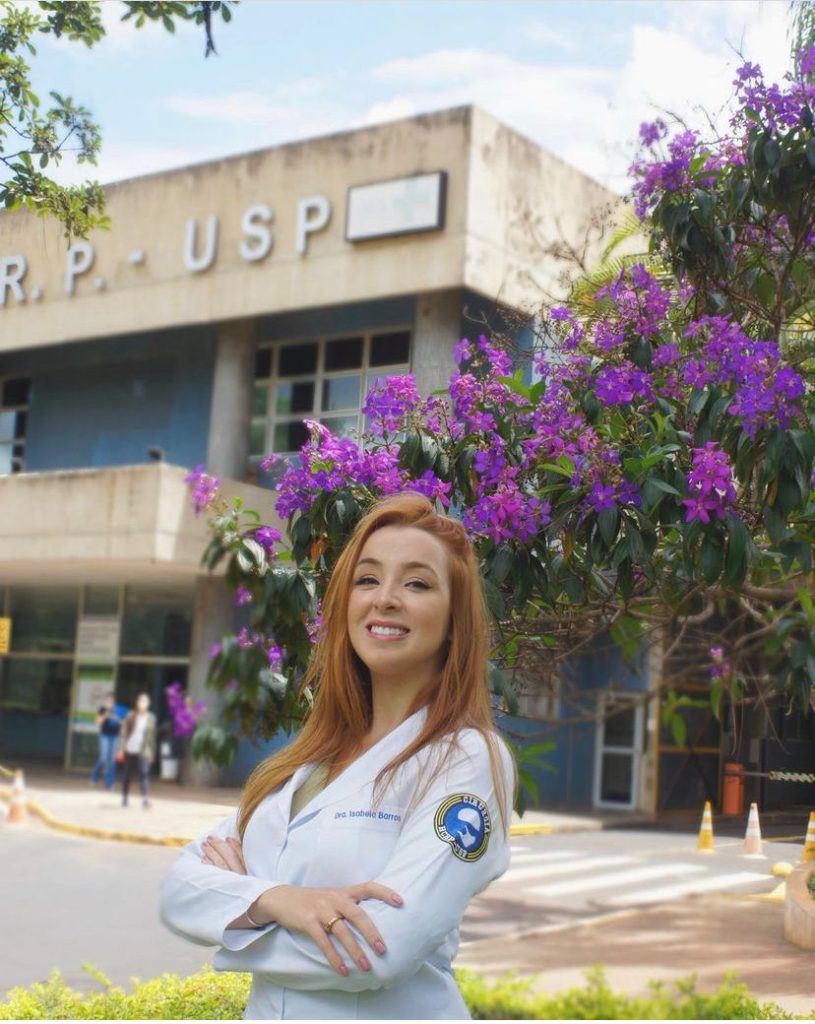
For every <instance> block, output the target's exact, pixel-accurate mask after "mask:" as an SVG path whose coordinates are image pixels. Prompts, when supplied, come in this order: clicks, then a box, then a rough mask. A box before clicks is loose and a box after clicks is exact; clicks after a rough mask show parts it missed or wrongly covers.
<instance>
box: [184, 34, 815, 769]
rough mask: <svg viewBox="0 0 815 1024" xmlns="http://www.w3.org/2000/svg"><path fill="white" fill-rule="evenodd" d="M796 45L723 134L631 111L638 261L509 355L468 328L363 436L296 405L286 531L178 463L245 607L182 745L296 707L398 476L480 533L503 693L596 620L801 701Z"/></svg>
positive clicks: (810, 526) (806, 476)
mask: <svg viewBox="0 0 815 1024" xmlns="http://www.w3.org/2000/svg"><path fill="white" fill-rule="evenodd" d="M813 61H815V55H813V52H811V51H810V52H808V53H805V54H802V55H801V57H800V60H799V67H800V69H801V74H800V75H799V77H798V78H797V79H790V80H788V81H786V82H785V83H783V84H782V85H767V84H765V82H764V80H763V78H762V76H761V72H760V70H759V69H758V68H756V67H755V66H754V65H750V64H745V65H744V67H743V68H741V69H740V71H739V73H738V77H737V80H736V83H735V88H736V92H735V105H734V109H733V114H732V119H731V121H730V124H729V129H728V131H727V133H726V134H725V135H723V136H721V137H715V138H707V139H705V138H702V137H701V135H699V134H697V133H695V132H692V131H690V130H687V129H685V128H684V127H682V126H679V128H678V129H677V130H674V131H671V130H670V129H669V128H668V126H667V125H666V124H665V123H663V122H661V121H659V122H656V123H655V124H653V125H647V126H643V128H642V130H641V137H642V142H643V150H642V153H641V155H640V157H639V158H638V160H637V162H636V164H635V165H634V174H635V179H636V185H635V188H634V203H635V206H636V209H637V211H638V214H639V215H640V217H641V218H642V230H643V232H644V233H645V234H646V235H647V236H648V238H649V242H650V249H651V252H650V255H649V257H648V258H647V259H643V260H642V261H640V262H634V261H629V265H628V266H627V267H626V268H625V269H624V270H623V271H622V272H621V273H619V274H617V275H616V276H615V277H614V279H613V280H612V281H611V282H610V283H608V284H606V285H605V286H603V287H602V288H600V289H599V290H598V291H596V292H595V293H594V294H593V295H592V296H591V299H590V301H586V290H585V283H584V284H583V285H582V286H581V288H580V289H578V290H577V292H576V294H578V295H579V297H580V298H579V301H575V302H574V303H572V304H571V305H570V303H568V302H567V303H565V304H564V305H562V306H559V307H556V308H553V309H550V310H548V311H547V312H546V315H545V316H544V318H543V329H542V331H541V333H540V336H539V338H538V344H537V346H536V349H535V351H534V352H533V354H532V356H531V358H530V359H528V360H527V361H526V362H521V363H519V362H518V361H517V360H514V359H513V357H512V356H511V355H510V354H509V352H508V351H507V350H506V348H505V346H502V345H501V343H500V341H499V340H497V339H490V338H487V337H480V338H478V339H474V340H468V339H464V340H463V341H462V342H461V343H460V344H459V345H458V346H457V348H456V352H455V358H456V364H457V369H456V371H455V373H454V374H453V376H452V378H451V380H450V385H449V390H446V391H445V392H444V393H443V394H438V395H434V396H431V397H429V398H423V397H422V396H421V395H419V393H418V392H417V390H416V387H415V384H414V382H413V379H412V377H411V376H410V375H407V376H403V377H398V378H389V379H388V380H387V381H385V382H384V383H382V384H379V385H377V386H376V387H375V388H374V389H373V390H372V391H371V392H370V393H369V395H368V397H367V402H366V405H365V410H364V411H365V414H366V417H367V422H368V425H369V426H368V431H367V433H366V434H365V435H364V437H362V438H359V439H355V438H339V437H335V436H333V435H332V434H331V433H330V432H329V431H328V429H327V428H326V427H325V426H323V425H321V424H320V423H316V422H309V423H308V426H309V430H310V438H309V441H308V442H307V443H306V444H305V445H304V446H303V449H302V451H301V452H300V455H299V458H298V459H297V460H295V461H294V462H292V463H291V464H290V465H288V466H286V467H285V468H284V469H283V471H282V473H281V475H280V478H279V482H278V485H277V495H278V496H277V511H278V513H279V514H280V516H281V519H282V520H283V521H284V522H285V523H286V536H285V537H281V536H279V535H278V534H277V533H276V532H275V531H273V530H272V528H270V527H262V526H260V525H259V523H258V522H257V517H255V518H254V520H252V519H251V514H250V513H247V512H246V510H242V509H241V508H240V507H239V506H237V507H231V508H230V507H228V503H227V502H226V501H225V499H223V498H222V497H220V496H219V492H218V490H217V486H216V487H214V488H213V486H212V482H211V481H210V480H209V479H208V478H206V475H205V474H203V473H202V472H198V473H197V475H196V474H194V475H193V478H192V480H191V484H192V486H193V487H194V488H195V494H196V496H197V497H196V502H197V506H198V507H206V508H209V509H211V510H212V513H213V514H212V518H211V522H212V526H213V539H212V542H211V544H210V547H209V549H208V552H207V554H206V556H205V557H206V560H207V563H208V564H209V565H210V566H213V565H214V564H216V563H217V562H218V561H219V560H220V559H221V558H223V557H228V558H229V559H230V562H229V571H228V579H229V581H230V583H231V584H232V585H233V587H234V588H235V589H236V591H237V588H238V587H241V588H242V589H241V590H240V591H238V593H239V597H240V600H241V601H243V602H246V606H247V608H248V609H249V610H250V616H251V625H250V627H249V634H248V637H247V636H245V637H244V639H243V640H241V638H240V636H237V637H229V638H226V639H225V640H224V642H223V644H221V645H219V646H218V649H217V650H216V651H215V652H214V655H213V660H212V666H211V673H210V682H211V684H212V685H213V686H214V687H215V688H216V689H219V690H221V691H222V693H223V694H224V700H225V709H226V710H225V716H226V718H225V722H224V725H223V727H218V728H216V727H214V726H207V728H206V730H205V731H202V730H200V729H199V731H198V733H197V734H196V738H195V741H194V749H196V751H197V752H198V753H199V754H207V755H208V756H210V757H212V758H214V759H216V760H219V759H220V760H223V759H226V757H227V754H228V749H227V748H228V746H229V743H230V741H231V737H230V731H237V732H242V733H244V734H246V735H252V734H256V733H257V732H258V731H260V732H261V733H263V734H264V735H270V734H271V733H272V732H273V731H274V730H275V729H277V728H278V727H280V726H281V725H282V726H284V727H294V726H295V725H296V724H297V722H298V721H299V720H300V718H301V717H302V715H303V714H304V713H305V712H306V710H307V699H306V700H304V699H303V698H302V697H301V696H298V688H299V683H300V680H301V679H302V674H303V670H304V666H305V664H306V661H307V659H308V655H309V650H310V645H311V641H312V639H313V636H314V635H315V632H316V631H317V630H318V629H319V599H320V595H321V593H322V591H323V588H324V586H325V583H326V580H327V578H328V575H329V574H330V571H331V568H332V565H333V563H334V561H335V559H336V557H337V555H338V552H339V551H340V549H341V547H342V545H343V544H344V542H345V541H346V539H347V537H348V535H349V533H350V531H351V530H352V529H353V527H354V525H355V524H356V522H357V521H358V520H359V518H360V516H361V515H362V514H363V513H364V512H365V511H367V509H368V508H369V507H370V506H371V504H372V503H373V502H374V501H375V500H376V499H378V498H379V497H381V496H383V495H387V494H391V493H394V492H397V491H400V490H403V489H407V488H409V489H412V490H415V491H420V492H421V493H423V494H426V495H428V496H429V497H430V498H431V499H433V500H434V501H436V502H437V503H438V504H439V506H440V507H443V508H445V509H448V510H449V511H450V513H451V514H455V515H458V516H460V517H461V519H462V521H463V522H464V524H465V526H466V527H467V529H468V531H469V533H470V535H471V537H472V539H473V541H474V542H475V545H476V548H477V551H478V554H479V557H480V560H481V566H482V571H483V579H484V586H485V592H486V595H487V599H488V603H489V606H490V609H491V611H492V613H493V616H494V620H495V649H494V658H495V664H496V667H497V669H498V670H499V671H497V672H496V676H495V688H496V692H497V693H498V694H499V696H500V697H501V699H503V700H504V701H505V702H507V703H508V705H509V706H510V707H511V706H512V699H513V698H512V688H511V685H510V684H509V683H507V681H506V680H507V679H508V678H509V677H511V675H512V672H513V671H515V670H520V671H523V672H524V673H525V674H526V675H527V676H529V675H531V676H533V677H534V678H537V679H539V680H540V681H541V684H542V685H545V683H546V681H547V680H548V679H550V678H551V677H552V674H553V673H555V672H557V669H558V666H559V665H560V664H561V663H562V661H563V660H564V659H568V658H570V657H572V656H573V655H574V654H575V652H576V651H578V650H580V649H581V648H585V647H586V645H588V644H591V643H593V642H597V641H598V639H599V638H601V637H607V636H609V635H610V637H611V638H612V640H613V641H614V642H615V643H617V644H618V645H619V646H620V647H621V648H622V650H623V652H624V653H625V654H626V655H627V656H629V657H633V656H634V655H635V654H636V653H637V652H641V651H642V650H643V649H644V648H647V647H648V646H649V645H650V644H654V643H659V644H660V645H667V650H666V653H667V655H668V656H669V657H670V655H671V654H672V653H673V652H675V650H676V649H677V647H678V646H681V645H683V644H684V645H685V650H686V653H687V649H688V648H687V645H688V644H689V643H693V644H696V648H697V649H698V651H697V654H696V655H694V656H693V658H691V659H690V660H694V666H693V667H694V671H695V672H697V673H698V670H699V666H700V665H701V664H703V663H705V662H706V663H707V665H708V667H709V669H710V670H712V671H711V672H710V678H711V693H710V700H711V704H712V706H713V707H714V709H715V710H717V711H718V710H719V708H720V707H721V706H722V700H723V697H724V695H725V693H729V695H730V696H731V697H732V698H734V699H741V698H743V697H745V696H748V695H749V696H751V697H752V698H753V699H756V698H757V697H758V698H760V699H764V698H766V697H767V696H768V695H769V694H771V693H773V692H775V693H778V694H781V695H783V696H784V698H785V699H792V700H794V701H797V702H798V703H799V704H800V705H801V706H802V707H808V706H809V701H810V695H811V693H812V690H813V684H815V632H813V626H815V611H814V610H813V601H812V597H811V592H812V568H813V566H812V550H813V544H814V543H815V502H814V501H813V491H812V483H813V479H812V474H813V458H815V429H814V427H813V425H814V424H815V397H814V395H813V381H814V380H815V378H813V373H812V361H811V345H812V339H813V336H815V323H813V316H815V244H814V243H815V136H813V117H812V107H813V101H815V95H814V92H815V89H814V88H813V85H812V84H811V77H812V70H813ZM660 265H661V266H662V268H663V270H662V272H661V273H657V272H655V270H654V268H655V267H658V266H660ZM668 271H669V272H668ZM250 641H251V642H250ZM663 650H665V646H663ZM273 651H274V654H272V652H273ZM700 659H701V660H700ZM685 660H686V662H687V661H688V660H689V659H688V658H687V657H686V659H685ZM501 669H503V670H508V671H504V672H503V673H502V672H501V671H500V670H501ZM307 696H308V695H306V698H307ZM683 700H684V698H682V699H677V700H675V701H674V706H681V704H682V703H683ZM669 706H671V705H670V701H669ZM679 731H680V730H679V727H677V733H678V732H679Z"/></svg>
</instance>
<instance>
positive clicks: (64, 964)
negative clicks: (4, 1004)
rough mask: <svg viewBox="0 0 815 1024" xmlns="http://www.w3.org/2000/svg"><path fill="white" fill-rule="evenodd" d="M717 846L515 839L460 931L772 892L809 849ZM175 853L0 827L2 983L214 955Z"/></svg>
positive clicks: (118, 977)
mask: <svg viewBox="0 0 815 1024" xmlns="http://www.w3.org/2000/svg"><path fill="white" fill-rule="evenodd" d="M717 849H718V852H717V853H716V854H714V855H711V856H702V855H700V854H697V853H696V852H695V837H693V836H687V835H678V834H676V833H673V834H663V833H658V832H654V831H652V830H649V831H645V832H639V831H625V832H609V831H605V832H586V833H578V834H558V835H551V836H536V837H528V838H524V839H518V840H513V864H512V867H511V869H510V871H509V872H508V874H507V875H506V876H505V877H504V878H503V879H501V880H499V881H498V882H495V883H493V885H492V886H490V887H489V889H488V890H486V892H484V893H483V894H481V895H480V896H479V897H477V898H476V900H474V902H473V904H472V905H471V908H470V910H469V911H468V913H467V916H466V918H465V921H464V925H463V928H462V941H463V942H465V943H471V942H474V941H477V940H479V939H490V938H495V939H499V938H500V937H503V936H506V935H507V934H508V933H516V934H517V933H518V932H523V931H524V930H525V929H547V930H562V929H565V928H568V927H571V926H573V925H576V924H580V923H582V922H586V921H591V920H594V919H597V918H599V917H603V916H604V915H607V914H610V913H614V912H616V911H619V910H621V909H626V910H630V909H632V908H633V909H636V908H638V907H647V906H649V905H654V904H655V903H660V902H672V901H673V902H676V901H682V900H683V899H684V898H685V897H686V896H688V895H690V894H694V893H711V894H712V893H714V892H721V891H725V892H731V893H739V892H769V891H770V889H772V888H773V887H774V886H775V884H776V881H777V880H776V879H774V878H772V877H771V875H770V867H771V866H772V864H773V862H774V861H776V860H789V861H796V860H797V859H798V857H799V856H800V849H801V847H800V845H795V846H791V845H786V844H783V843H773V844H765V850H766V851H767V852H768V853H769V856H768V857H767V858H766V859H764V860H750V859H746V858H744V857H742V856H741V842H740V841H738V840H721V841H717ZM175 856H176V851H175V850H172V849H168V848H161V847H146V846H130V845H126V844H119V843H103V842H98V841H93V840H87V839H80V838H75V837H71V836H63V835H60V834H58V833H54V832H50V831H48V830H46V829H44V828H42V827H41V826H39V825H36V824H31V825H28V826H25V827H23V828H19V829H4V830H3V831H2V832H0V857H1V858H2V864H3V886H2V892H3V898H2V902H3V907H4V914H3V919H4V921H5V922H10V923H11V925H12V927H11V928H8V927H7V928H6V929H5V930H4V934H5V936H6V938H5V941H4V943H3V947H4V948H3V956H2V957H0V990H2V991H5V990H6V989H8V988H9V987H11V986H14V985H28V984H30V983H31V982H34V981H38V980H42V979H44V978H45V977H46V976H47V975H48V973H49V972H50V971H51V969H52V968H55V967H58V968H59V969H60V970H61V972H62V974H63V976H64V977H65V979H66V980H67V981H68V982H69V983H70V984H71V985H73V986H74V987H76V988H79V989H83V990H88V989H91V988H93V987H94V985H95V982H93V981H92V980H91V979H90V978H89V977H88V976H87V975H86V974H85V973H83V971H82V964H83V963H90V964H93V965H94V966H95V967H97V968H99V969H101V970H102V971H104V972H105V973H106V974H107V975H108V976H109V977H111V978H112V980H113V981H114V982H116V983H118V984H122V985H125V986H127V985H128V982H129V981H130V979H131V978H133V977H138V978H141V979H147V978H151V977H155V976H156V975H159V974H161V973H163V972H165V971H173V972H176V973H179V974H189V973H191V972H193V971H195V970H197V969H198V968H199V967H200V966H201V965H202V964H204V963H206V962H208V961H209V959H210V957H211V953H212V951H211V950H210V949H207V948H205V947H199V946H194V945H192V944H189V943H187V942H184V941H183V940H181V939H179V938H177V937H176V936H174V935H172V934H171V933H169V932H168V931H167V930H166V929H165V928H164V927H163V926H162V925H161V924H160V922H159V920H158V915H157V892H158V885H159V882H160V879H161V877H162V875H163V874H164V872H165V871H166V870H167V868H168V866H169V864H170V863H171V862H172V860H173V859H174V857H175ZM12 937H13V939H12Z"/></svg>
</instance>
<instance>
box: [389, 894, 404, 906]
mask: <svg viewBox="0 0 815 1024" xmlns="http://www.w3.org/2000/svg"><path fill="white" fill-rule="evenodd" d="M391 901H392V902H393V904H394V905H395V906H397V907H401V906H402V903H403V902H404V900H403V899H402V897H401V896H399V895H398V893H394V894H393V896H391Z"/></svg>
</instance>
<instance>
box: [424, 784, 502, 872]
mask: <svg viewBox="0 0 815 1024" xmlns="http://www.w3.org/2000/svg"><path fill="white" fill-rule="evenodd" d="M433 824H434V827H435V829H436V835H437V836H438V837H439V839H441V841H442V842H443V843H448V844H449V846H450V849H451V850H452V851H453V853H454V854H455V856H456V857H458V859H459V860H466V861H474V860H478V859H479V857H483V856H484V854H485V853H486V852H487V844H488V843H489V840H490V832H491V831H492V822H491V821H490V812H489V809H488V808H487V805H486V804H485V803H484V801H483V800H481V799H480V798H479V797H477V796H473V794H472V793H455V794H454V795H453V796H448V797H447V799H446V800H444V801H442V803H441V804H440V805H439V807H438V810H437V811H436V815H435V818H434V819H433Z"/></svg>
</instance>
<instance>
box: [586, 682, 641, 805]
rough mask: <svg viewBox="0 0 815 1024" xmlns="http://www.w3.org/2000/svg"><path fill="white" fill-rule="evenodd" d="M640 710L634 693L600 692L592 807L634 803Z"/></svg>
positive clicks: (638, 757)
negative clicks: (625, 694)
mask: <svg viewBox="0 0 815 1024" xmlns="http://www.w3.org/2000/svg"><path fill="white" fill-rule="evenodd" d="M642 710H643V709H642V704H641V703H640V701H639V699H638V695H633V694H632V695H631V696H624V695H622V694H611V693H604V694H601V695H600V698H599V701H598V715H597V733H596V743H595V763H594V806H595V807H608V808H614V807H616V808H618V809H619V810H632V809H633V808H634V807H636V806H637V796H638V793H639V776H640V760H641V757H642V733H643V729H642V718H643V715H642Z"/></svg>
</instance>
